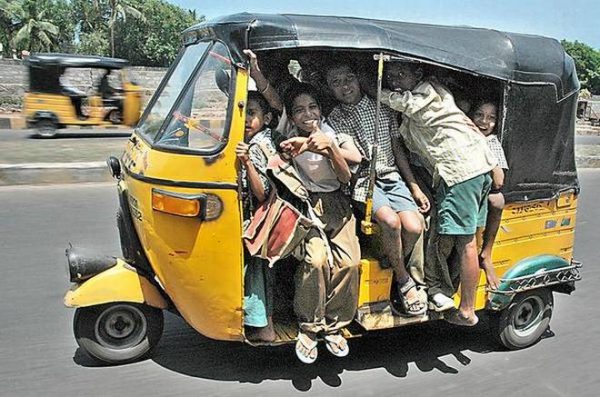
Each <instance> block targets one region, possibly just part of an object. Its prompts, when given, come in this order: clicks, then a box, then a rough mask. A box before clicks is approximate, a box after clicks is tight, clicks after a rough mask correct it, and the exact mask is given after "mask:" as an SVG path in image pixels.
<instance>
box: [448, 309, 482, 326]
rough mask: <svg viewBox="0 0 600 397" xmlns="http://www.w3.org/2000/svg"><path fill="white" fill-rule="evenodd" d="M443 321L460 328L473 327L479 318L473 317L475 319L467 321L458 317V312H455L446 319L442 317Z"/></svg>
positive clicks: (467, 319)
mask: <svg viewBox="0 0 600 397" xmlns="http://www.w3.org/2000/svg"><path fill="white" fill-rule="evenodd" d="M444 320H446V321H447V322H449V323H450V324H453V325H458V326H461V327H474V326H476V325H477V323H478V322H479V317H477V316H475V319H474V320H472V319H469V318H467V317H463V316H461V315H460V312H459V311H458V310H457V311H455V312H453V313H451V314H450V315H449V316H448V317H444Z"/></svg>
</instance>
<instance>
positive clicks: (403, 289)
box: [398, 277, 427, 317]
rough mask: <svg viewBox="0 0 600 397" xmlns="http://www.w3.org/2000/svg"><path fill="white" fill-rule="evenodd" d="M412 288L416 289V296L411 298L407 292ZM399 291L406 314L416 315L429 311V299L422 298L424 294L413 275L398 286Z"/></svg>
mask: <svg viewBox="0 0 600 397" xmlns="http://www.w3.org/2000/svg"><path fill="white" fill-rule="evenodd" d="M412 288H414V289H415V291H416V297H414V298H412V299H409V298H408V297H407V294H408V291H410V290H411V289H412ZM398 292H399V294H398V295H399V297H400V304H401V305H402V310H403V311H404V314H406V315H407V316H411V317H414V316H422V315H423V314H425V313H426V312H427V300H426V299H425V300H424V299H422V298H423V295H424V294H422V293H421V291H420V290H419V288H418V287H417V284H415V281H414V280H413V279H412V278H411V277H409V278H408V281H407V282H406V283H404V285H399V286H398Z"/></svg>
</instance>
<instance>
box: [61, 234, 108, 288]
mask: <svg viewBox="0 0 600 397" xmlns="http://www.w3.org/2000/svg"><path fill="white" fill-rule="evenodd" d="M65 254H66V255H67V263H68V266H69V280H70V281H71V282H72V283H80V282H82V281H85V280H87V279H89V278H92V277H94V276H95V275H96V274H99V273H102V272H103V271H105V270H107V269H110V268H111V267H113V266H115V265H116V264H117V258H115V257H114V256H106V255H94V254H92V253H87V252H86V251H85V250H82V249H80V248H74V247H73V246H72V245H71V244H69V247H68V248H67V249H66V251H65Z"/></svg>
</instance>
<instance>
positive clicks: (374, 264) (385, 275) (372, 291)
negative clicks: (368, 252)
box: [358, 258, 393, 307]
mask: <svg viewBox="0 0 600 397" xmlns="http://www.w3.org/2000/svg"><path fill="white" fill-rule="evenodd" d="M392 280H393V271H392V269H382V268H381V266H379V262H378V261H377V260H376V259H372V258H363V259H361V261H360V286H359V293H358V307H361V306H362V305H364V304H367V303H375V302H383V301H387V300H389V299H390V288H391V287H392Z"/></svg>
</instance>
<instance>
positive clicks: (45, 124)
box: [35, 119, 57, 138]
mask: <svg viewBox="0 0 600 397" xmlns="http://www.w3.org/2000/svg"><path fill="white" fill-rule="evenodd" d="M35 128H36V130H37V135H38V136H39V137H41V138H54V137H55V136H56V129H57V125H56V123H55V122H54V121H52V120H50V119H41V120H38V121H37V122H36V123H35Z"/></svg>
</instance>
